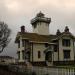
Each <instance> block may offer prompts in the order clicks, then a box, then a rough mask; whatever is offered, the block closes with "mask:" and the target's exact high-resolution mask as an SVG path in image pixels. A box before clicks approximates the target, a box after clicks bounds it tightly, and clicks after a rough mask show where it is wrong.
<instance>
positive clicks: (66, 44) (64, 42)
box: [62, 39, 70, 47]
mask: <svg viewBox="0 0 75 75" xmlns="http://www.w3.org/2000/svg"><path fill="white" fill-rule="evenodd" d="M62 45H63V46H66V47H69V46H70V39H63V40H62Z"/></svg>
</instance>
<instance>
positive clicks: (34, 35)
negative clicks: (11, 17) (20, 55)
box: [15, 32, 56, 43]
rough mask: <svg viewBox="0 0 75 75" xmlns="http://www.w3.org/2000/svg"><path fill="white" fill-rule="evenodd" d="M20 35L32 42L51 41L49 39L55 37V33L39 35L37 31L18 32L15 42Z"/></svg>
mask: <svg viewBox="0 0 75 75" xmlns="http://www.w3.org/2000/svg"><path fill="white" fill-rule="evenodd" d="M20 36H21V37H22V38H24V39H28V40H29V41H32V42H45V43H46V42H49V41H51V39H53V38H55V37H56V35H39V34H37V33H27V32H24V33H21V32H18V34H17V37H16V40H15V43H17V41H18V40H19V37H20Z"/></svg>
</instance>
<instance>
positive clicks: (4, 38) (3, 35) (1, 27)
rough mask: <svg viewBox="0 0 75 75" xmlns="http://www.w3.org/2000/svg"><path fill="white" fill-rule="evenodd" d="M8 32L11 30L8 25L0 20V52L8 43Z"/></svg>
mask: <svg viewBox="0 0 75 75" xmlns="http://www.w3.org/2000/svg"><path fill="white" fill-rule="evenodd" d="M10 33H11V30H10V29H9V28H8V25H7V24H6V23H4V22H0V53H1V52H3V50H4V48H5V47H6V46H7V45H8V43H9V41H10V38H9V36H10Z"/></svg>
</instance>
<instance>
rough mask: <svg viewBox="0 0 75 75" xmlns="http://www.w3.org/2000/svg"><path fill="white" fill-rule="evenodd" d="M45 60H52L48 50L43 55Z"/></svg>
mask: <svg viewBox="0 0 75 75" xmlns="http://www.w3.org/2000/svg"><path fill="white" fill-rule="evenodd" d="M45 60H46V61H49V62H51V61H52V52H51V51H48V52H47V53H46V56H45Z"/></svg>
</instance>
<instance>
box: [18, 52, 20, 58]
mask: <svg viewBox="0 0 75 75" xmlns="http://www.w3.org/2000/svg"><path fill="white" fill-rule="evenodd" d="M18 59H20V51H19V52H18Z"/></svg>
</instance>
